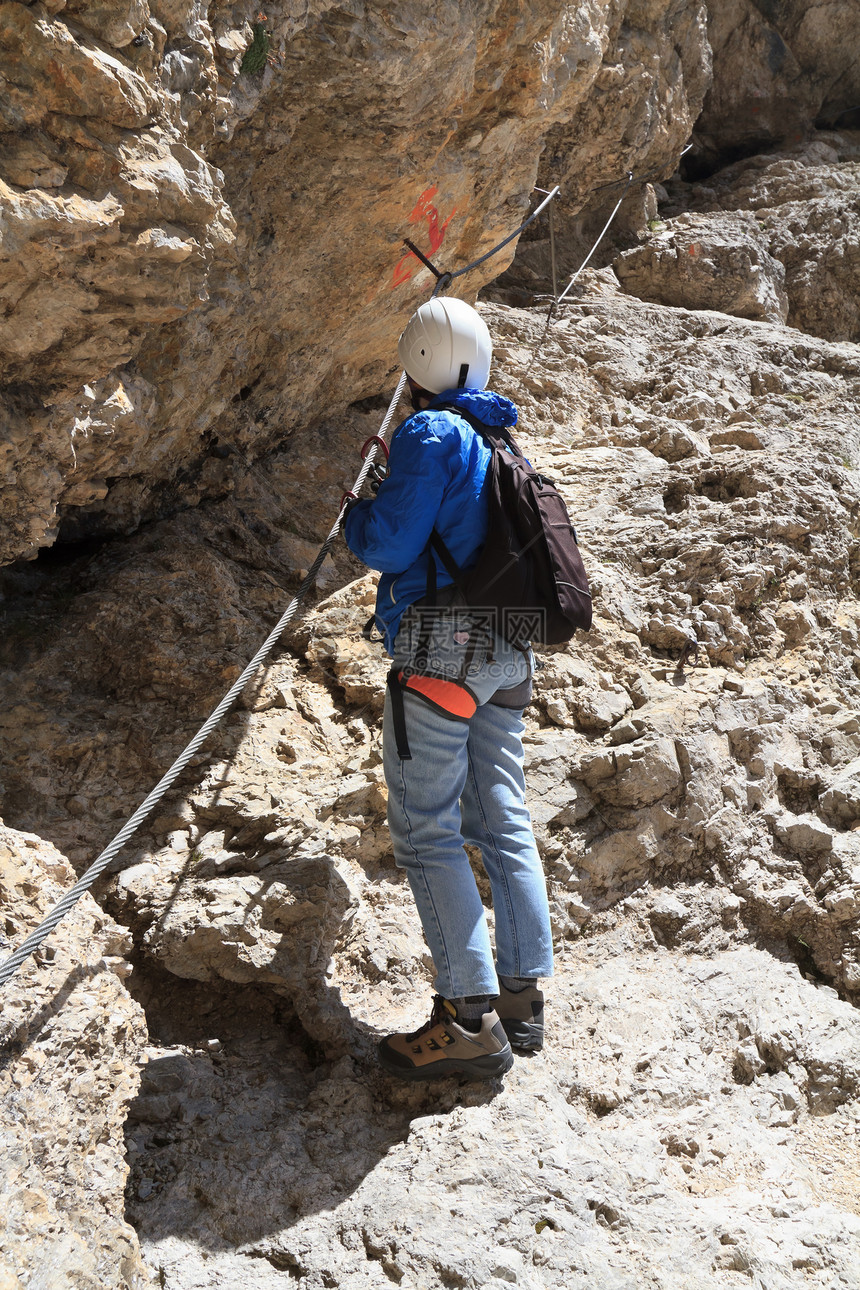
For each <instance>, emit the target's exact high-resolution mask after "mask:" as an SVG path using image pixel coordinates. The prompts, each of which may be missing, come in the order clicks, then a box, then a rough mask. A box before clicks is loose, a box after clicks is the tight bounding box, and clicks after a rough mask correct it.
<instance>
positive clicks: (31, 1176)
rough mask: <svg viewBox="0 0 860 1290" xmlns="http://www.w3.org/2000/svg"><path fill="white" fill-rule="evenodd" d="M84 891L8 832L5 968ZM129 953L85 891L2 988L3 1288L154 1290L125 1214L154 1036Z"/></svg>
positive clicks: (34, 844)
mask: <svg viewBox="0 0 860 1290" xmlns="http://www.w3.org/2000/svg"><path fill="white" fill-rule="evenodd" d="M73 881H74V873H73V871H72V870H71V868H70V866H69V865H68V863H67V861H66V860H65V859H64V858H63V857H62V856H61V855H60V853H59V852H58V851H57V850H56V849H55V848H54V847H52V846H51V845H50V843H48V842H45V841H43V839H41V838H38V837H34V836H33V835H32V834H25V833H18V832H15V831H14V830H12V829H9V828H7V827H5V825H3V824H2V823H0V898H2V905H3V913H4V917H5V933H4V935H3V936H2V937H0V944H2V951H0V952H2V955H3V958H4V959H5V958H6V956H7V954H8V953H9V951H10V950H11V949H12V948H14V947H15V946H16V945H18V944H19V943H20V941H21V940H23V938H24V937H25V936H26V935H27V934H28V933H29V932H31V931H32V930H33V929H34V927H35V926H36V925H37V924H38V923H39V922H40V921H41V919H42V918H43V917H44V915H45V914H47V913H48V911H49V909H51V907H52V906H53V905H54V904H56V902H57V901H58V900H59V899H60V897H61V896H62V895H63V892H64V890H65V889H66V888H67V887H69V886H70V885H71V883H72V882H73ZM130 947H131V939H130V937H129V935H128V933H127V932H126V930H125V929H124V928H122V927H120V926H118V924H116V923H115V922H114V921H113V920H112V919H110V918H108V917H106V915H105V914H103V913H102V911H101V910H100V909H99V908H98V906H97V905H96V904H95V902H94V901H93V900H92V898H91V897H90V896H88V895H87V896H84V897H83V899H82V900H81V901H80V902H79V904H78V905H77V906H76V907H75V909H74V910H73V911H72V912H71V913H70V914H69V915H68V916H67V917H66V919H65V920H64V922H63V923H62V924H61V926H60V927H59V928H58V929H57V931H56V932H55V934H54V935H53V936H52V937H51V940H50V942H49V943H48V944H46V945H45V946H44V947H43V949H41V950H39V951H37V958H36V959H30V960H29V961H28V962H27V963H25V964H24V965H23V966H22V967H21V968H20V969H19V970H18V973H17V975H16V976H15V977H13V979H12V980H11V981H10V982H7V984H6V985H4V986H3V987H2V994H3V1000H2V1002H3V1013H2V1020H0V1098H2V1103H3V1120H2V1128H0V1142H2V1153H3V1170H2V1174H0V1284H2V1285H3V1286H4V1287H6V1286H8V1287H10V1290H17V1288H18V1287H19V1286H25V1285H48V1284H51V1285H61V1284H65V1285H76V1286H93V1287H96V1286H98V1287H105V1290H108V1288H109V1290H142V1288H143V1287H145V1286H149V1285H150V1284H151V1283H150V1278H149V1273H148V1271H147V1269H146V1268H145V1266H144V1264H143V1261H142V1259H141V1255H140V1248H139V1245H138V1240H137V1236H136V1235H135V1232H134V1231H133V1229H132V1228H131V1227H129V1226H128V1224H127V1223H125V1222H123V1218H122V1214H123V1190H124V1186H125V1179H126V1174H127V1166H126V1162H125V1159H124V1148H123V1135H122V1130H123V1123H124V1121H125V1116H126V1111H127V1108H128V1104H129V1102H130V1101H131V1100H132V1098H133V1097H134V1095H135V1094H136V1092H137V1088H138V1082H139V1079H138V1068H137V1064H138V1059H139V1057H140V1056H141V1054H142V1052H143V1048H144V1045H145V1044H146V1040H147V1033H146V1026H145V1024H144V1020H143V1013H142V1011H141V1009H140V1007H139V1006H138V1005H137V1004H136V1003H135V1002H134V1001H133V1000H132V999H131V998H130V997H129V994H128V992H127V991H126V989H125V986H124V985H123V984H122V979H123V977H124V976H126V975H127V974H128V972H129V971H130V970H131V969H130V965H129V964H128V963H127V962H126V958H125V956H126V954H127V953H128V951H129V949H130ZM46 1278H49V1279H46Z"/></svg>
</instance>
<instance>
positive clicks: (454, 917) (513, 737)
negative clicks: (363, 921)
mask: <svg viewBox="0 0 860 1290" xmlns="http://www.w3.org/2000/svg"><path fill="white" fill-rule="evenodd" d="M493 652H494V658H493V660H492V661H490V662H486V661H482V662H480V663H479V665H478V666H477V667H475V668H473V669H472V671H471V672H470V675H469V686H470V688H471V689H472V690H473V691H474V693H475V694H476V696H477V697H478V698H479V707H478V708H477V711H476V712H475V715H474V716H473V717H471V718H470V720H469V721H468V722H466V721H458V720H452V719H450V718H449V717H446V716H443V715H442V714H441V713H439V712H437V711H436V710H435V709H433V708H432V707H430V705H429V704H427V703H426V702H425V701H424V700H423V699H420V698H418V697H417V696H416V695H414V694H410V693H408V692H405V693H404V694H403V703H404V709H405V717H406V730H407V734H408V737H409V746H410V749H411V751H412V758H411V760H404V761H401V760H400V758H399V757H398V755H397V748H396V745H395V737H394V726H393V719H392V711H391V696H390V692H387V693H386V698H385V719H384V725H383V756H384V766H385V779H386V782H387V784H388V826H389V829H390V832H391V840H392V844H393V847H394V858H395V861H396V863H397V865H398V867H399V868H401V869H404V870H405V872H406V876H407V878H408V880H409V885H410V887H411V888H412V894H413V896H414V897H415V903H416V905H417V907H418V914H419V916H420V918H421V924H422V926H423V928H424V935H425V937H426V939H427V943H428V945H429V947H430V952H431V954H432V956H433V962H434V965H435V967H436V973H437V976H436V982H435V985H436V989H437V991H438V992H439V994H441V995H443V996H444V997H445V998H446V999H456V998H462V997H464V996H468V995H495V994H498V977H497V970H498V973H499V974H501V975H502V976H512V977H532V978H537V977H544V976H550V975H551V974H552V934H551V931H550V922H549V908H548V906H547V897H546V882H545V880H544V875H543V868H542V866H541V861H540V856H539V855H538V851H537V847H536V845H535V840H534V834H533V833H532V826H531V817H530V816H529V812H528V807H527V806H526V804H525V778H524V775H523V746H522V733H523V730H524V723H523V719H522V711H521V710H518V709H512V708H504V707H499V706H496V705H495V704H493V703H490V702H487V701H486V699H487V698H488V697H489V696H490V695H491V694H492V693H493V692H494V690H497V689H505V688H509V687H511V686H513V685H515V684H516V683H517V681H522V680H525V679H526V678H527V677H528V675H529V671H530V666H531V660H530V659H528V658H524V657H523V655H522V654H519V653H518V652H517V651H515V650H512V649H511V647H510V646H507V645H505V644H504V643H503V642H500V641H498V640H497V642H496V648H495V649H494V651H493ZM396 661H397V652H395V662H396ZM499 682H501V684H499ZM464 841H465V842H468V843H471V844H474V845H476V846H478V847H479V848H480V850H481V858H482V860H483V864H484V868H485V869H486V871H487V876H488V877H489V880H490V887H491V890H492V896H493V909H494V911H495V920H496V961H497V964H498V969H497V967H496V963H495V962H494V959H493V951H492V947H491V944H490V936H489V929H488V927H487V921H486V916H485V913H484V907H483V904H482V903H481V898H480V896H479V894H478V888H477V885H476V883H475V878H474V875H473V873H472V870H471V867H470V864H469V860H468V857H467V855H466V852H465V850H464V849H463V843H464Z"/></svg>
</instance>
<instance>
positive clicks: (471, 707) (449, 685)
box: [397, 672, 478, 721]
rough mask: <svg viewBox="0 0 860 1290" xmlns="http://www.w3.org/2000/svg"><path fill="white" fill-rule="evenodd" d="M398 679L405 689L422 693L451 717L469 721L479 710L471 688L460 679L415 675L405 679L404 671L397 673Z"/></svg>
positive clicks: (430, 702) (421, 694)
mask: <svg viewBox="0 0 860 1290" xmlns="http://www.w3.org/2000/svg"><path fill="white" fill-rule="evenodd" d="M397 680H398V682H399V683H400V685H401V687H402V688H403V689H404V690H410V691H412V693H414V694H418V695H420V696H421V698H422V699H426V700H427V702H428V703H429V704H431V705H432V707H434V708H438V709H439V710H440V711H441V712H445V713H447V715H448V716H449V717H459V719H460V720H461V721H468V720H469V718H470V717H473V716H474V715H475V712H476V711H477V708H478V705H477V703H476V701H475V697H474V695H473V694H472V692H471V690H469V689H467V688H466V686H465V685H461V684H460V683H459V682H458V681H443V680H442V679H441V678H440V677H438V676H414V675H410V676H407V677H406V678H405V679H404V675H403V673H402V672H398V673H397Z"/></svg>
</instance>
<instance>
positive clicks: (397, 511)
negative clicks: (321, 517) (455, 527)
mask: <svg viewBox="0 0 860 1290" xmlns="http://www.w3.org/2000/svg"><path fill="white" fill-rule="evenodd" d="M434 420H436V418H434V417H433V416H432V414H431V415H430V416H426V415H424V414H422V413H419V414H418V415H417V416H415V417H411V418H410V420H409V421H408V422H406V424H405V425H404V426H403V427H402V428H401V429H400V430H398V431H397V433H396V434H395V437H394V439H393V440H392V443H391V455H390V457H389V461H388V477H387V478H386V479H384V480H383V482H382V483H381V484H380V486H379V492H378V493H377V495H376V498H375V500H373V501H370V500H363V501H360V502H358V503H357V504H356V505H354V506H352V507H351V508H350V511H349V514H348V515H347V517H346V523H345V525H344V537H345V539H346V544H347V546H348V547H349V549H350V551H352V553H353V555H357V556H358V558H359V560H361V561H362V562H363V563H364V564H366V565H368V566H369V567H370V568H371V569H379V570H380V571H381V572H382V573H401V572H402V571H403V570H405V569H408V568H409V566H410V565H411V564H413V563H414V561H415V560H417V559H418V556H419V555H420V554H421V552H422V551H423V550H424V548H425V547H426V545H427V542H428V540H429V538H430V533H431V531H432V529H433V525H434V523H435V522H436V516H437V515H438V513H439V507H440V505H441V502H442V497H443V494H444V492H445V488H446V486H447V484H448V482H449V480H450V478H451V471H450V451H451V443H450V436H448V435H443V436H442V437H440V436H439V434H437V433H436V431H435V430H434V429H433V421H434ZM437 424H438V422H437Z"/></svg>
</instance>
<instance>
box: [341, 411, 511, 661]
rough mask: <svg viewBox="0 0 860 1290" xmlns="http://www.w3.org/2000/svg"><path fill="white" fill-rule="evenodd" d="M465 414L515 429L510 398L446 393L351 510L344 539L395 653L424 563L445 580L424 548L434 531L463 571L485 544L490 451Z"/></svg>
mask: <svg viewBox="0 0 860 1290" xmlns="http://www.w3.org/2000/svg"><path fill="white" fill-rule="evenodd" d="M444 403H449V404H455V405H456V406H457V407H461V408H464V409H465V410H466V411H468V412H471V413H472V415H473V416H475V417H478V418H479V419H480V420H481V421H483V422H484V423H485V424H486V425H492V426H505V427H510V426H514V425H516V423H517V410H516V408H515V407H514V405H513V403H511V401H510V399H506V398H504V397H503V396H502V395H500V394H492V393H490V391H489V390H446V391H444V393H442V394H438V395H437V396H436V397H435V398H434V400H433V402H432V403H431V404H430V406H429V408H427V410H426V411H424V412H416V413H415V415H414V416H411V417H408V418H407V419H406V421H404V422H402V424H401V425H399V426H398V427H397V429H396V430H395V432H394V435H393V437H392V440H391V456H390V458H389V461H388V471H389V473H388V478H387V479H386V480H384V481H383V483H382V484H381V485H380V487H379V492H378V493H377V495H376V498H375V500H369V499H368V500H364V501H360V502H358V503H357V505H355V506H353V508H352V509H351V511H350V512H349V514H348V516H347V518H346V524H345V527H344V537H345V538H346V544H347V546H348V547H349V549H350V551H352V552H353V554H354V555H357V556H358V558H359V560H361V561H363V562H364V564H366V565H369V567H370V568H371V569H379V570H381V572H382V577H381V578H380V579H379V586H378V588H377V592H376V625H377V627H378V628H379V629H380V631H382V633H383V635H384V637H385V648H386V649H387V650H388V653H389V654H391V653H393V648H394V638H395V636H396V635H397V629H398V627H399V626H400V618H401V616H402V614H403V612H404V610H405V609H406V608H407V607H408V606H409V605H411V604H414V602H415V601H416V600H420V599H421V597H422V596H424V595H425V594H426V591H427V569H428V560H429V559H431V558H432V559H435V560H436V568H437V575H436V576H437V585H438V586H439V587H440V588H441V587H445V586H448V585H450V583H451V578H450V577H449V575H448V574H447V573H446V572H445V569H444V568H443V567H442V566H441V564H440V563H439V561H438V559H437V558H436V557H435V556H433V555H431V553H430V551H429V548H428V546H427V543H428V541H429V538H430V533H431V530H432V529H433V528H434V526H435V528H436V529H437V531H438V532H439V534H440V535H441V537H442V540H443V541H444V543H445V545H446V546H447V547H448V549H449V551H450V552H451V555H452V556H453V558H454V560H455V561H456V563H457V564H458V565H459V566H460V568H469V567H470V566H471V565H473V564H474V563H475V561H476V560H477V558H478V553H479V552H480V550H481V547H482V546H483V545H484V542H485V540H486V537H487V498H486V490H485V487H484V484H485V480H486V475H487V467H488V465H489V463H490V457H491V452H490V449H489V448H488V447H487V445H486V443H484V441H483V439H481V437H480V435H478V434H476V432H475V431H474V430H473V429H472V427H471V426H470V425H469V423H468V421H464V420H463V419H462V418H461V417H458V416H457V415H456V414H455V413H453V412H448V411H439V405H440V404H444Z"/></svg>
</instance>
